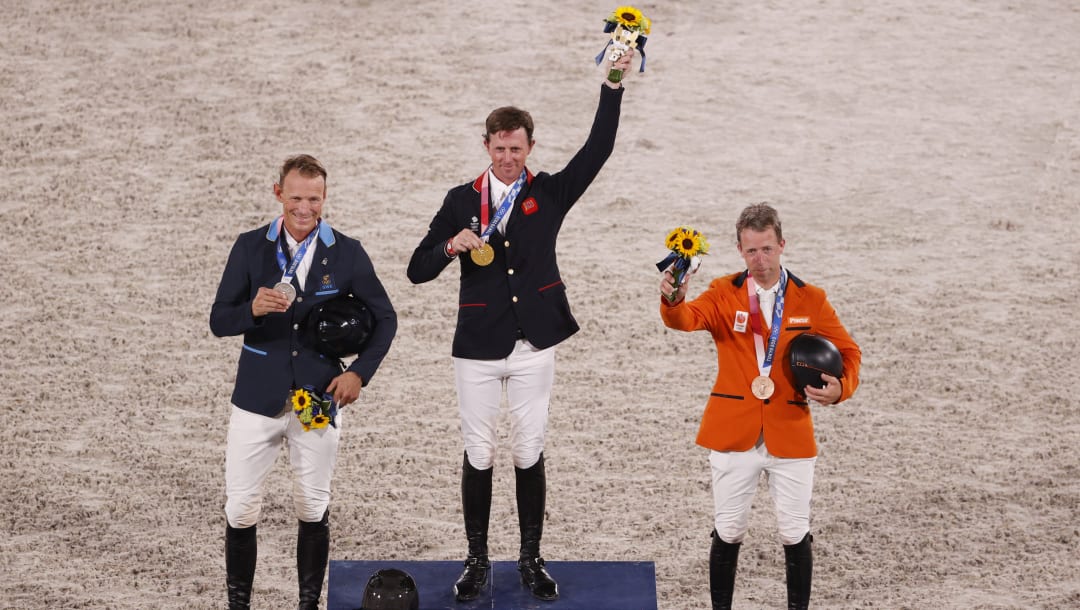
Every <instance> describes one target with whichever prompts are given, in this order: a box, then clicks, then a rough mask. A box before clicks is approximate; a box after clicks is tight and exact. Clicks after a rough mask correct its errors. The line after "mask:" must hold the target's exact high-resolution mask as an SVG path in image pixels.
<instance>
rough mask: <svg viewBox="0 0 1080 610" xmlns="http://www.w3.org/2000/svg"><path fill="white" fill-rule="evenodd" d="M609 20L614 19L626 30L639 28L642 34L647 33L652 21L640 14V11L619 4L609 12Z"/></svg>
mask: <svg viewBox="0 0 1080 610" xmlns="http://www.w3.org/2000/svg"><path fill="white" fill-rule="evenodd" d="M611 17H612V18H611V19H609V21H614V22H616V23H618V24H619V25H621V26H623V27H624V28H626V29H628V30H641V33H642V34H645V35H648V33H649V30H651V29H652V22H651V21H649V18H648V17H646V16H645V15H642V14H641V11H639V10H637V9H636V8H634V7H632V6H620V7H619V8H617V9H615V12H614V13H612V14H611Z"/></svg>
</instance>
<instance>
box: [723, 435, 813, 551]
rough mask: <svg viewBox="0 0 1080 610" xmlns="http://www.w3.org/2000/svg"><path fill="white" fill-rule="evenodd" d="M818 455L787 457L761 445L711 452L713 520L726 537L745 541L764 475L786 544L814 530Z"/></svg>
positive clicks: (734, 540) (726, 538) (729, 541)
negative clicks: (812, 516) (812, 498)
mask: <svg viewBox="0 0 1080 610" xmlns="http://www.w3.org/2000/svg"><path fill="white" fill-rule="evenodd" d="M816 461H817V458H816V457H813V458H800V459H784V458H778V457H775V456H772V455H769V452H768V451H767V450H766V449H765V444H764V443H761V444H759V445H758V446H757V447H754V448H753V449H750V450H749V451H742V452H738V451H712V452H710V454H709V464H710V466H711V467H712V489H713V507H714V511H715V514H714V523H715V527H716V533H717V534H719V535H720V538H721V540H723V541H724V542H728V543H731V544H736V543H739V542H742V541H743V538H744V537H745V536H746V530H747V529H748V528H749V524H750V505H751V504H752V502H753V500H754V494H755V492H756V491H757V485H758V479H759V478H760V476H761V473H762V472H764V473H765V478H766V481H767V482H768V485H769V495H770V496H772V499H773V502H774V503H775V505H776V520H777V526H778V528H779V531H780V540H781V542H783V544H795V543H797V542H799V541H800V540H802V538H803V536H805V535H806V534H807V532H809V531H810V495H811V493H812V491H813V488H814V463H815V462H816Z"/></svg>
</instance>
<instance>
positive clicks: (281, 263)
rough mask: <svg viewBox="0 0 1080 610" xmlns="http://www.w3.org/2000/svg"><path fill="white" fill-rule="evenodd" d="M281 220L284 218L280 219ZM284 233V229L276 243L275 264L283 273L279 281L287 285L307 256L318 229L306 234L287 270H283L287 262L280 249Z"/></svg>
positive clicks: (282, 250) (283, 241)
mask: <svg viewBox="0 0 1080 610" xmlns="http://www.w3.org/2000/svg"><path fill="white" fill-rule="evenodd" d="M283 218H284V216H283V217H282V219H283ZM285 231H286V229H283V230H282V231H281V232H282V236H281V239H279V240H278V243H277V264H278V267H279V268H280V269H281V270H282V271H284V273H283V274H282V275H281V281H282V282H285V283H286V284H288V283H291V282H292V279H293V276H295V275H296V268H297V267H299V266H300V261H302V260H304V255H305V254H307V249H308V246H310V245H311V242H313V241H315V237H316V236H317V235H318V234H319V227H318V226H316V227H315V228H314V229H312V230H311V233H309V234H308V236H307V239H305V240H304V241H303V242H301V244H300V248H299V249H297V250H296V256H294V257H293V259H292V263H290V264H289V269H288V270H286V269H285V263H286V262H287V261H288V258H286V256H285V251H284V248H282V244H283V243H285V235H284V233H285Z"/></svg>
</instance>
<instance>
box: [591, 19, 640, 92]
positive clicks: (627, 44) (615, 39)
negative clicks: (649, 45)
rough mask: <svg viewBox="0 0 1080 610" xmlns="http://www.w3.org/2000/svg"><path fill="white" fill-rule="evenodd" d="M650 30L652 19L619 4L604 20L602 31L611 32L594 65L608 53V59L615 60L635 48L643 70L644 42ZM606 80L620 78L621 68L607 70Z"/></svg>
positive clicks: (616, 80)
mask: <svg viewBox="0 0 1080 610" xmlns="http://www.w3.org/2000/svg"><path fill="white" fill-rule="evenodd" d="M650 32H652V20H651V19H649V18H648V17H646V16H645V15H642V14H641V11H639V10H638V9H636V8H634V7H632V6H620V7H618V8H616V9H615V10H614V11H612V12H611V14H610V15H608V17H607V19H605V20H604V33H605V34H611V39H610V40H608V41H607V44H605V45H604V49H603V50H602V51H600V54H599V55H597V56H596V65H600V62H602V61H604V56H605V55H607V54H608V48H611V53H610V55H608V61H611V62H615V61H618V59H619V58H620V57H622V56H623V55H624V54H625V53H626V51H627V50H629V49H637V50H638V51H639V52H640V53H641V69H640V70H638V71H639V72H644V71H645V42H646V41H647V40H648V35H649V33H650ZM608 80H610V81H611V82H613V83H617V82H619V81H621V80H622V70H617V69H614V68H613V69H611V70H610V71H609V72H608Z"/></svg>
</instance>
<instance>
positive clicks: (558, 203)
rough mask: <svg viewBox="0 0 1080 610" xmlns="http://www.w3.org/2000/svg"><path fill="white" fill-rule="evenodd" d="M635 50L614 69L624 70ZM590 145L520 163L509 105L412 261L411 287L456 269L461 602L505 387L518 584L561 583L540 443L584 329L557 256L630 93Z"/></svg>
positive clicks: (523, 154)
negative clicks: (479, 163) (558, 370)
mask: <svg viewBox="0 0 1080 610" xmlns="http://www.w3.org/2000/svg"><path fill="white" fill-rule="evenodd" d="M632 57H633V52H632V51H631V52H629V53H627V54H626V55H624V56H623V57H622V59H620V60H619V61H617V62H616V63H615V65H614V67H615V68H618V69H622V70H623V71H628V70H627V69H628V68H629V67H630V60H631V59H632ZM600 90H601V93H600V103H599V107H598V108H597V110H596V116H595V118H594V120H593V125H592V129H591V131H590V132H589V137H588V139H587V140H586V141H585V145H584V146H583V147H582V148H581V149H580V150H579V151H578V152H577V154H575V155H574V157H573V158H572V159H571V160H570V162H569V163H568V164H567V165H566V167H564V168H563V169H562V170H561V171H559V172H556V173H554V174H548V173H545V172H540V173H538V174H533V173H532V172H531V171H529V170H528V169H527V168H526V167H525V160H526V158H527V157H528V155H529V153H530V152H532V147H533V145H534V143H535V141H534V140H533V122H532V117H531V116H530V115H529V113H527V112H525V111H523V110H520V109H518V108H514V107H503V108H498V109H496V110H494V111H493V112H492V113H491V114H490V115H489V116H488V118H487V121H486V125H485V127H486V131H485V134H484V148H485V150H486V151H487V153H488V155H489V156H490V158H491V165H490V167H489V168H488V169H487V170H485V171H484V172H483V173H482V174H481V175H480V176H479V177H477V178H476V179H475V180H472V181H470V182H467V183H465V184H463V185H461V186H458V187H456V188H453V189H451V190H450V191H449V192H448V193H447V195H446V198H445V200H444V201H443V204H442V207H441V208H440V209H439V211H438V212H437V213H436V214H435V218H434V219H433V220H432V221H431V225H430V227H429V229H428V233H427V235H426V236H424V238H423V239H422V240H421V241H420V244H419V245H418V246H417V248H416V250H415V251H414V252H413V255H412V259H411V260H410V261H409V268H408V276H409V279H410V280H411V281H412V282H413V283H417V284H419V283H422V282H427V281H430V280H432V279H434V278H435V277H437V276H438V275H439V274H440V273H441V272H442V270H443V269H445V268H446V267H447V266H448V265H449V264H450V263H451V261H453V260H454V259H457V260H459V261H460V269H461V283H460V292H459V297H458V318H457V330H456V332H455V333H454V343H453V357H454V358H453V360H454V372H455V377H456V384H457V392H458V407H459V410H460V414H461V432H462V438H463V440H464V446H465V455H464V459H463V463H462V477H461V490H462V509H463V513H464V521H465V536H466V538H467V540H468V544H469V551H468V557H467V558H466V560H465V570H464V571H463V573H462V574H461V577H460V578H458V580H457V582H456V583H454V593H455V597H456V598H457V599H458V600H459V601H468V600H471V599H475V598H476V597H478V596H479V595H480V594H481V593H482V591H483V589H484V585H485V583H486V582H487V578H488V573H489V570H490V561H489V559H488V547H487V534H488V517H489V515H490V512H491V491H492V489H491V487H492V483H491V482H492V469H493V467H494V459H495V449H496V446H497V444H498V440H497V437H496V430H495V428H496V423H497V420H498V417H499V408H500V404H501V400H502V393H503V389H504V387H505V392H506V397H507V403H508V407H509V415H510V419H511V422H512V423H511V445H512V449H511V452H512V457H513V461H514V472H515V475H516V476H515V480H516V492H517V494H516V495H517V507H518V525H519V528H520V533H521V547H520V550H519V555H518V570H519V572H520V574H521V580H522V583H523V584H524V585H525V586H527V587H528V588H529V589H530V590H531V592H532V594H533V595H534V596H535V597H537V598H539V599H543V600H553V599H557V598H558V596H559V592H558V585H557V583H556V582H555V580H554V579H553V578H552V577H551V574H549V573H548V572H547V570H546V569H545V568H544V560H543V559H542V558H541V556H540V538H541V534H542V530H543V521H544V510H545V501H546V490H547V483H546V477H545V471H544V454H543V450H544V436H545V433H546V428H547V417H548V403H549V400H550V397H551V387H552V382H553V380H554V370H555V351H554V346H555V345H557V344H559V343H560V342H562V341H563V340H565V339H566V338H567V337H569V336H570V335H572V334H574V333H575V332H577V330H578V324H577V321H576V320H575V319H574V316H573V314H571V313H570V305H569V303H568V301H567V298H566V287H565V286H564V285H563V280H562V275H561V274H560V273H559V266H558V263H557V261H556V258H555V242H556V239H557V238H558V235H559V229H560V228H561V227H562V223H563V218H564V217H565V216H566V214H567V212H569V211H570V208H571V207H572V206H573V205H574V203H575V202H576V201H577V200H578V198H579V197H581V195H582V194H583V193H584V192H585V189H586V188H588V186H589V184H591V183H592V181H593V179H594V178H595V177H596V175H597V174H598V173H599V172H600V169H601V168H602V167H603V165H604V162H605V161H606V160H607V158H608V156H610V154H611V152H612V150H613V149H614V146H615V133H616V131H617V129H618V126H619V112H620V107H621V103H622V95H623V88H622V85H621V84H620V83H615V82H610V81H605V83H604V85H603V86H601V88H600Z"/></svg>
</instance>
